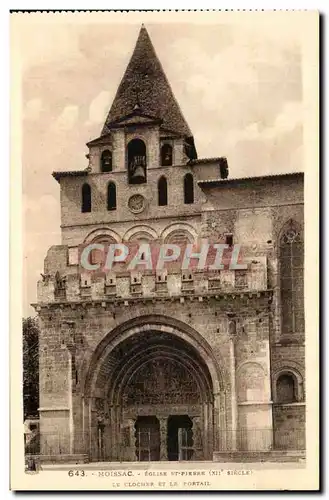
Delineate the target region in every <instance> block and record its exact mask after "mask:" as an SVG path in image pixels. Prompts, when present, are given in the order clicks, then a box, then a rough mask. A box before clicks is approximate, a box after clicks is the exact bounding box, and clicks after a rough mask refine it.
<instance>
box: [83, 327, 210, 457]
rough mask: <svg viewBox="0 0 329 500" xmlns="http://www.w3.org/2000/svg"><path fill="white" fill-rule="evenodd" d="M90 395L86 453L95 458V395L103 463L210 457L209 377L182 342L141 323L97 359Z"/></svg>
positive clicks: (197, 356) (191, 349)
mask: <svg viewBox="0 0 329 500" xmlns="http://www.w3.org/2000/svg"><path fill="white" fill-rule="evenodd" d="M135 330H136V329H135ZM92 392H93V394H91V396H92V397H91V400H90V401H91V406H90V416H91V421H90V429H91V434H90V436H91V437H90V452H91V455H92V457H91V458H93V457H99V456H100V454H99V452H98V450H97V449H96V448H97V446H96V448H95V446H94V444H93V442H94V438H93V437H92V436H93V427H95V425H97V423H96V419H95V418H96V413H97V411H96V410H95V408H94V407H95V406H96V405H95V401H96V399H97V400H102V402H103V403H102V405H101V406H102V408H103V412H104V429H103V442H102V450H103V457H104V458H103V459H104V460H106V461H139V460H141V461H143V460H150V461H157V460H205V459H207V460H210V459H212V452H213V446H214V445H213V442H214V432H213V430H214V429H213V427H214V388H213V383H212V377H211V374H210V372H209V369H208V366H207V363H206V362H205V361H204V360H203V358H202V356H200V354H199V352H198V351H197V350H196V349H195V348H194V347H193V346H191V345H190V344H189V343H188V342H186V341H185V340H183V339H181V338H179V337H177V336H175V335H172V334H170V333H166V332H163V331H161V330H157V329H155V330H152V331H142V328H141V331H139V332H135V333H134V334H133V335H131V336H129V337H128V338H126V339H124V340H122V342H120V343H118V344H117V345H116V346H115V347H114V348H113V349H112V350H109V351H108V355H107V356H105V357H103V359H101V360H100V365H99V366H98V367H97V375H96V379H95V384H94V388H93V391H92ZM155 419H157V421H158V422H159V425H157V424H155V422H156V420H155ZM94 435H95V432H94ZM148 443H149V444H148Z"/></svg>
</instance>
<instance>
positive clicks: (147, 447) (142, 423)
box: [135, 416, 160, 462]
mask: <svg viewBox="0 0 329 500" xmlns="http://www.w3.org/2000/svg"><path fill="white" fill-rule="evenodd" d="M135 428H136V434H135V435H136V455H137V460H138V461H139V462H150V461H158V460H160V424H159V420H158V419H157V418H156V417H155V416H147V417H138V419H137V421H136V424H135Z"/></svg>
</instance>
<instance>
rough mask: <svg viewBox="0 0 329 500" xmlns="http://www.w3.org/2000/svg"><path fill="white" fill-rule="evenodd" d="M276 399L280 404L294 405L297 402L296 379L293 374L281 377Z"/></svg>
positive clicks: (278, 381)
mask: <svg viewBox="0 0 329 500" xmlns="http://www.w3.org/2000/svg"><path fill="white" fill-rule="evenodd" d="M276 398H277V402H278V403H293V402H294V401H296V387H295V378H294V376H293V375H292V374H289V373H285V374H282V375H280V377H279V378H278V380H277V382H276Z"/></svg>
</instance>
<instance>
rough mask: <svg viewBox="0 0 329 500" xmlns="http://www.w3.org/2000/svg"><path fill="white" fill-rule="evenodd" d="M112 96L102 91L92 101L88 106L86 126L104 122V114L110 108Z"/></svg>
mask: <svg viewBox="0 0 329 500" xmlns="http://www.w3.org/2000/svg"><path fill="white" fill-rule="evenodd" d="M111 102H112V95H111V93H110V92H107V91H105V90H103V91H102V92H100V93H99V94H98V96H97V97H95V99H93V100H92V101H91V103H90V106H89V117H88V121H87V122H86V125H87V126H90V125H93V124H100V123H103V122H104V121H105V118H106V113H107V111H108V110H109V108H110V105H111Z"/></svg>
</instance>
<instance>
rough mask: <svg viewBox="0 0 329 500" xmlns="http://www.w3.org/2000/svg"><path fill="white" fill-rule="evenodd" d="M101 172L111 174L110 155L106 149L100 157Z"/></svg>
mask: <svg viewBox="0 0 329 500" xmlns="http://www.w3.org/2000/svg"><path fill="white" fill-rule="evenodd" d="M101 171H102V172H112V153H111V151H109V150H108V149H106V150H105V151H103V153H102V156H101Z"/></svg>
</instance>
